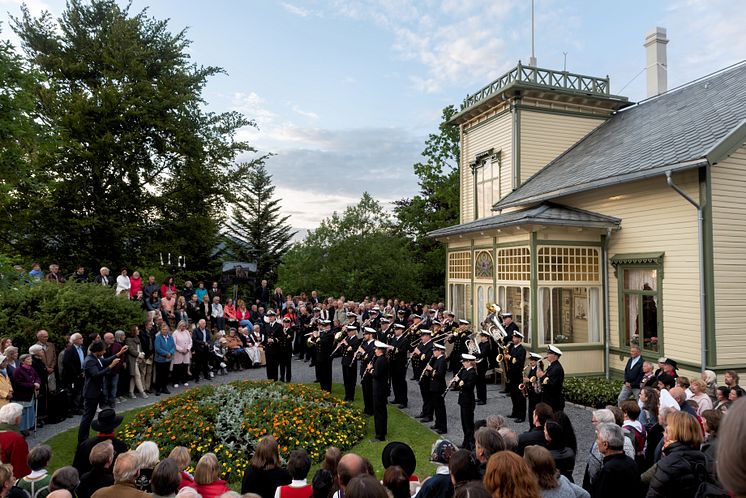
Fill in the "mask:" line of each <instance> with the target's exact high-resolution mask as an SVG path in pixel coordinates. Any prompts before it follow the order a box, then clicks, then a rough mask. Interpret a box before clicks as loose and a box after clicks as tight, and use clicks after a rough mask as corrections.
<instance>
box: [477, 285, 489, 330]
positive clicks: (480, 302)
mask: <svg viewBox="0 0 746 498" xmlns="http://www.w3.org/2000/svg"><path fill="white" fill-rule="evenodd" d="M477 307H478V309H477V321H478V322H479V323H482V322H483V321H484V314H485V312H486V307H487V305H486V304H485V302H484V287H483V286H481V285H478V286H477Z"/></svg>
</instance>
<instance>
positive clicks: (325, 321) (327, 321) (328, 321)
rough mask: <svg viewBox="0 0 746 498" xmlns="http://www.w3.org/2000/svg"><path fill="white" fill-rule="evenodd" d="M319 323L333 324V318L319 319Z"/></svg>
mask: <svg viewBox="0 0 746 498" xmlns="http://www.w3.org/2000/svg"><path fill="white" fill-rule="evenodd" d="M319 323H320V324H321V325H331V324H332V321H331V320H319Z"/></svg>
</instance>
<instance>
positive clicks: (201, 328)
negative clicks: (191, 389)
mask: <svg viewBox="0 0 746 498" xmlns="http://www.w3.org/2000/svg"><path fill="white" fill-rule="evenodd" d="M196 323H197V326H196V327H194V330H192V351H193V352H194V366H193V369H194V370H193V371H192V373H193V374H194V382H199V376H200V374H202V376H203V377H204V379H205V380H209V379H210V378H211V375H210V374H211V372H210V364H209V359H210V344H211V343H212V336H211V334H210V330H209V329H208V328H207V322H206V321H205V319H204V318H202V319H200V320H199V321H198V322H196Z"/></svg>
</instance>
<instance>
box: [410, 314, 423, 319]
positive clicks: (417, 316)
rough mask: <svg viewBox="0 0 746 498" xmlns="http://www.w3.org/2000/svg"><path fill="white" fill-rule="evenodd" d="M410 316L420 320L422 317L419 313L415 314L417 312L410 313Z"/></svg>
mask: <svg viewBox="0 0 746 498" xmlns="http://www.w3.org/2000/svg"><path fill="white" fill-rule="evenodd" d="M412 318H416V319H418V320H422V317H421V316H420V315H417V314H414V315H412Z"/></svg>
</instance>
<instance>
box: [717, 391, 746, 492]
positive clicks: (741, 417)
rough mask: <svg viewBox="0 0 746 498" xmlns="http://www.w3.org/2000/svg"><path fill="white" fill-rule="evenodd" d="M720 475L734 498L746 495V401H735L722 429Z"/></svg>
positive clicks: (719, 461) (719, 457) (719, 455)
mask: <svg viewBox="0 0 746 498" xmlns="http://www.w3.org/2000/svg"><path fill="white" fill-rule="evenodd" d="M720 437H721V439H722V443H721V444H720V445H719V447H718V451H717V455H718V458H717V461H718V477H720V480H721V481H722V483H723V486H724V487H725V489H727V490H728V492H730V494H731V496H733V497H734V498H744V497H746V451H745V450H746V447H745V446H744V444H743V442H744V440H746V401H743V400H740V401H738V402H736V403H733V408H732V410H731V413H730V414H729V415H728V416H727V417H725V419H724V420H723V426H722V428H721V429H720Z"/></svg>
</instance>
